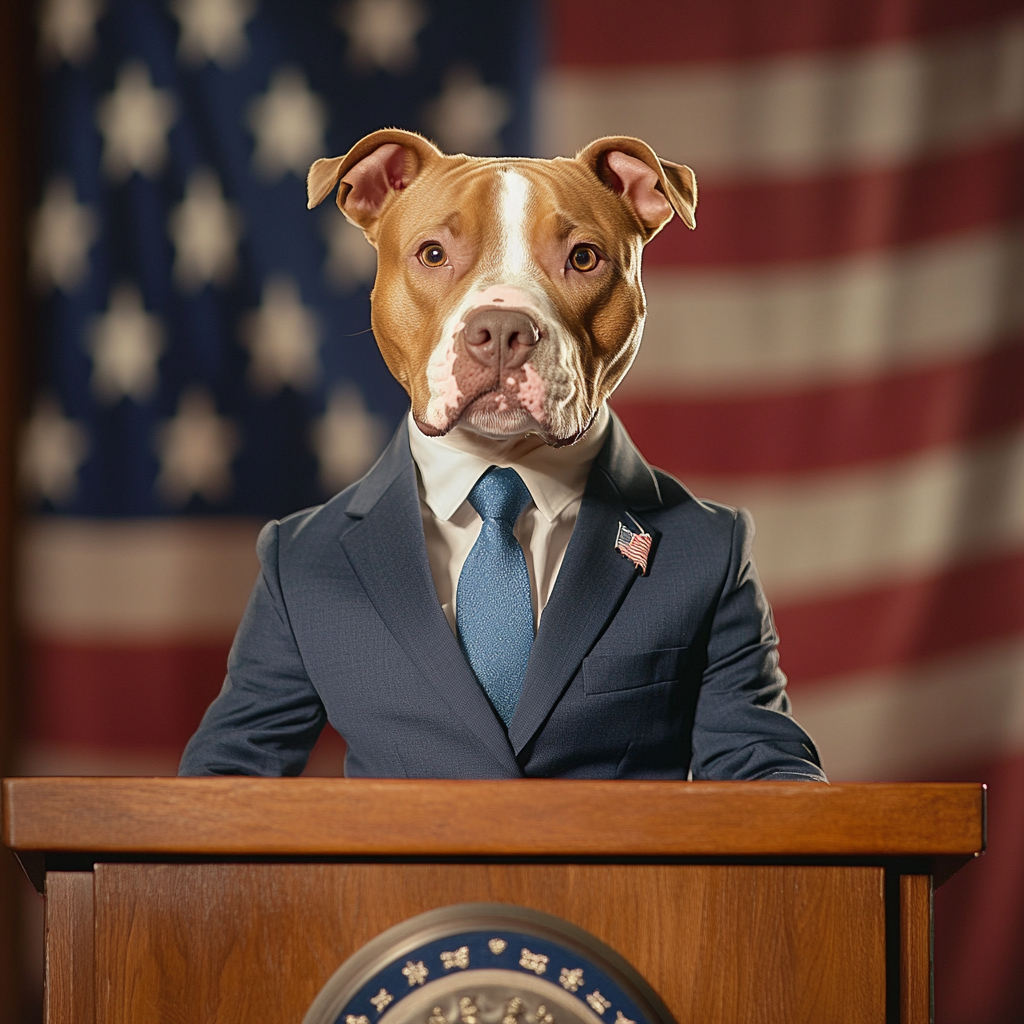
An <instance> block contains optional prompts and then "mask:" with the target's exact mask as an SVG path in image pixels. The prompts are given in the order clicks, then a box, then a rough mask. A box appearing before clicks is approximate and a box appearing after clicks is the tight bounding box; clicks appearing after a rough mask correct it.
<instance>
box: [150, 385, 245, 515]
mask: <svg viewBox="0 0 1024 1024" xmlns="http://www.w3.org/2000/svg"><path fill="white" fill-rule="evenodd" d="M157 451H158V453H159V455H160V475H159V476H158V477H157V481H156V486H157V489H158V490H159V491H160V493H161V495H162V496H163V497H164V499H165V500H166V501H167V502H168V503H169V504H172V505H183V504H185V502H186V501H188V499H189V498H191V497H192V495H193V494H198V495H200V496H201V497H203V498H205V499H206V500H207V501H209V502H211V503H214V502H217V501H220V500H221V499H222V498H224V497H226V496H227V494H228V492H229V491H230V490H231V459H232V458H233V457H234V455H235V452H237V451H238V430H237V429H236V428H235V425H234V424H233V423H232V422H231V421H230V420H229V419H226V418H224V417H221V416H218V415H217V409H216V407H215V406H214V404H213V399H212V398H211V397H210V396H209V394H207V392H205V391H203V390H202V389H200V388H193V389H191V390H189V391H186V392H185V393H184V394H183V395H182V396H181V400H180V401H179V403H178V412H177V415H176V416H174V417H173V419H170V420H167V421H166V422H165V423H164V424H163V425H162V426H161V427H160V429H159V431H158V433H157Z"/></svg>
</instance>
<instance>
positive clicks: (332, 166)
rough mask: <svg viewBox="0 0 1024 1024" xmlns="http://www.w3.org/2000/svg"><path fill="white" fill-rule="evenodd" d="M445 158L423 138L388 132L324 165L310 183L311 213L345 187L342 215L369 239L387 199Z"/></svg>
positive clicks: (365, 140)
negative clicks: (334, 192)
mask: <svg viewBox="0 0 1024 1024" xmlns="http://www.w3.org/2000/svg"><path fill="white" fill-rule="evenodd" d="M443 155H444V154H443V153H442V152H441V151H440V150H439V149H438V148H437V147H436V146H434V145H433V144H432V143H430V142H428V141H427V140H426V139H425V138H423V136H422V135H416V134H415V133H414V132H405V131H401V130H400V129H398V128H386V129H384V130H382V131H379V132H373V133H372V134H370V135H367V136H366V137H365V138H362V139H360V140H359V141H358V142H357V143H356V144H355V145H354V146H353V147H352V148H351V149H350V150H349V151H348V152H347V153H346V154H345V155H344V156H336V157H333V158H332V159H330V160H328V159H320V160H317V161H316V163H314V164H313V166H312V167H310V169H309V175H308V177H307V178H306V194H307V196H308V202H307V204H306V205H307V207H308V208H309V209H310V210H312V209H313V207H314V206H317V205H318V204H319V203H322V202H323V200H324V199H325V198H326V197H327V195H328V193H329V192H330V191H331V189H332V188H334V186H335V185H337V184H338V182H339V181H340V182H341V184H340V186H339V188H338V209H339V210H341V212H342V213H343V214H345V216H346V217H347V218H348V219H349V220H350V221H352V223H353V224H357V225H358V226H359V227H361V228H362V229H363V230H364V231H365V232H367V234H370V233H372V229H373V226H374V224H375V223H376V222H377V218H378V217H379V216H380V213H381V210H382V209H383V208H384V203H385V201H386V200H387V199H388V197H389V196H390V195H391V194H392V193H394V192H401V191H402V189H404V188H408V187H409V185H410V184H411V183H412V181H413V179H414V178H415V177H416V176H417V175H418V174H419V173H420V172H421V171H422V170H423V168H424V167H426V166H427V165H428V164H430V163H432V162H433V161H434V160H437V159H440V158H441V157H442V156H443Z"/></svg>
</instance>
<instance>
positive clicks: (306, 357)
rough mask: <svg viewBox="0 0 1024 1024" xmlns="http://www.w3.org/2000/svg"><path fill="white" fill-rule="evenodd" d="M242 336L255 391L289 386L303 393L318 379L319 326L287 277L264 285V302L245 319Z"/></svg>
mask: <svg viewBox="0 0 1024 1024" xmlns="http://www.w3.org/2000/svg"><path fill="white" fill-rule="evenodd" d="M243 334H244V336H245V338H246V340H247V342H248V344H249V351H250V352H251V354H252V362H251V363H250V364H249V379H250V380H251V382H252V385H253V387H254V388H255V389H256V390H257V391H262V392H264V393H265V394H270V393H273V392H275V391H277V390H279V389H280V388H283V387H287V386H289V385H290V386H291V387H293V388H295V389H296V390H297V391H299V390H304V389H305V388H308V387H309V386H310V385H311V384H312V383H313V382H314V381H316V379H317V378H318V377H319V376H320V361H319V358H318V356H317V347H318V345H319V334H320V330H319V325H318V324H317V319H316V316H315V315H314V314H313V313H311V312H310V311H309V310H308V309H307V308H306V307H305V306H303V304H302V298H301V296H300V295H299V289H298V287H297V286H296V284H295V282H294V281H293V280H292V279H291V278H290V277H275V278H272V279H271V280H269V281H268V282H267V283H266V284H265V285H264V286H263V301H262V303H261V305H260V308H259V310H258V311H257V312H255V313H250V314H249V315H248V316H247V317H246V318H245V322H244V324H243Z"/></svg>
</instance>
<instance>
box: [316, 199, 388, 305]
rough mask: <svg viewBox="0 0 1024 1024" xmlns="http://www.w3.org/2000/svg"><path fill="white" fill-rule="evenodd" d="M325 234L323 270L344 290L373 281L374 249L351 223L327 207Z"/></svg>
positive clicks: (375, 262) (370, 283) (374, 273)
mask: <svg viewBox="0 0 1024 1024" xmlns="http://www.w3.org/2000/svg"><path fill="white" fill-rule="evenodd" d="M324 235H325V236H326V238H327V262H326V263H325V264H324V273H325V274H326V276H327V278H328V279H329V280H330V281H333V282H334V283H335V284H336V285H338V286H339V287H340V288H343V289H344V290H345V291H350V290H351V289H353V288H355V287H356V285H360V284H363V285H367V286H370V285H372V284H373V279H374V277H376V275H377V250H376V249H374V247H373V246H372V245H370V243H369V242H368V241H367V240H366V235H364V234H363V233H362V231H360V229H359V228H357V227H356V226H355V225H354V224H352V223H350V222H349V221H347V220H345V218H344V217H340V216H339V215H338V213H337V211H335V210H329V211H328V213H327V216H325V217H324Z"/></svg>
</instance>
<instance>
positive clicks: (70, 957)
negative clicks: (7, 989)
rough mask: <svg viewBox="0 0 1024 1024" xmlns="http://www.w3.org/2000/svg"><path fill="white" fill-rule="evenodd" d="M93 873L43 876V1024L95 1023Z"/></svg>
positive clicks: (61, 872)
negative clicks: (44, 968)
mask: <svg viewBox="0 0 1024 1024" xmlns="http://www.w3.org/2000/svg"><path fill="white" fill-rule="evenodd" d="M93 930H94V916H93V874H92V872H91V871H51V872H50V873H49V874H48V875H47V876H46V986H45V993H44V1004H43V1021H44V1024H93V1021H94V1020H95V1016H94V1012H93V1005H94V1004H93V997H94V992H93V978H94V960H93Z"/></svg>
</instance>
